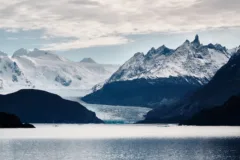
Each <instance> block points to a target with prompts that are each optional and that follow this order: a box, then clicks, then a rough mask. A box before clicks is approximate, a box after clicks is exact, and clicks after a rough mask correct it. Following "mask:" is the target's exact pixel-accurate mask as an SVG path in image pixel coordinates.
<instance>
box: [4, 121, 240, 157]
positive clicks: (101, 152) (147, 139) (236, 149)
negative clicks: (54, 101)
mask: <svg viewBox="0 0 240 160" xmlns="http://www.w3.org/2000/svg"><path fill="white" fill-rule="evenodd" d="M239 136H240V127H186V126H168V125H59V126H57V127H54V126H52V125H37V129H7V130H0V159H1V160H239V159H240V137H239Z"/></svg>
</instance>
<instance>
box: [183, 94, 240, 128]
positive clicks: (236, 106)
mask: <svg viewBox="0 0 240 160" xmlns="http://www.w3.org/2000/svg"><path fill="white" fill-rule="evenodd" d="M239 115H240V97H237V96H233V97H231V98H230V99H229V100H228V101H227V102H225V103H224V104H223V105H222V106H217V107H213V108H212V109H208V110H203V111H201V112H199V113H197V114H195V115H194V116H193V117H191V118H190V119H188V120H185V121H182V122H181V123H180V125H201V126H216V125H218V126H219V125H222V126H239V125H240V116H239Z"/></svg>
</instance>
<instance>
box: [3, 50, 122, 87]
mask: <svg viewBox="0 0 240 160" xmlns="http://www.w3.org/2000/svg"><path fill="white" fill-rule="evenodd" d="M0 58H1V61H0V65H1V66H2V67H1V68H3V69H4V67H5V66H6V67H7V70H4V71H3V72H0V79H1V81H2V83H1V84H2V85H1V86H2V90H9V89H10V90H13V91H14V90H15V91H16V90H18V89H23V88H36V89H44V90H47V91H49V90H54V89H61V90H64V89H74V90H90V89H91V88H92V87H93V86H94V85H96V84H98V83H101V82H104V81H105V80H106V79H108V78H109V77H110V76H111V74H112V73H113V72H114V71H116V70H117V68H118V66H117V65H112V66H109V65H102V64H97V63H79V62H72V61H70V60H67V59H65V58H63V57H60V56H58V55H55V54H53V53H51V52H48V51H43V50H38V49H34V50H33V51H27V50H25V49H19V50H18V51H16V52H15V53H14V54H13V56H12V58H9V57H7V56H1V57H0ZM14 65H15V66H16V67H17V68H18V70H19V73H21V75H15V73H13V71H12V70H13V69H12V68H13V67H14ZM10 66H13V67H10ZM13 76H14V78H12V77H13ZM16 77H17V80H12V79H16ZM96 77H97V78H96Z"/></svg>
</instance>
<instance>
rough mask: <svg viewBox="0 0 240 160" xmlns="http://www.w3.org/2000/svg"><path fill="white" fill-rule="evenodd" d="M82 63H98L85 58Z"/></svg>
mask: <svg viewBox="0 0 240 160" xmlns="http://www.w3.org/2000/svg"><path fill="white" fill-rule="evenodd" d="M80 62H83V63H96V62H95V61H94V60H93V59H92V58H83V59H82V60H81V61H80Z"/></svg>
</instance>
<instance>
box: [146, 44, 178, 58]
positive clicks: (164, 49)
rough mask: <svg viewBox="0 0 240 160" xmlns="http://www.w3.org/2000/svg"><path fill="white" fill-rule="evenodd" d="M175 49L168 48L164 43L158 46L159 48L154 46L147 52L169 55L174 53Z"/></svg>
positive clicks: (150, 54) (149, 54) (151, 54)
mask: <svg viewBox="0 0 240 160" xmlns="http://www.w3.org/2000/svg"><path fill="white" fill-rule="evenodd" d="M173 51H174V50H173V49H170V48H167V47H166V46H165V45H162V46H160V47H158V48H157V49H155V48H154V47H152V48H151V49H150V50H149V51H148V52H147V54H146V55H147V56H148V57H149V56H153V55H156V54H163V55H168V54H171V53H173Z"/></svg>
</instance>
